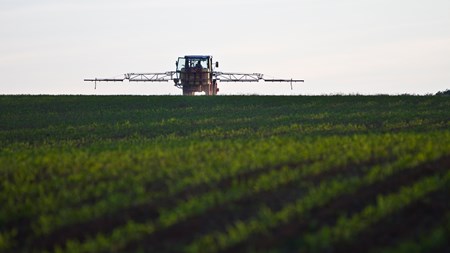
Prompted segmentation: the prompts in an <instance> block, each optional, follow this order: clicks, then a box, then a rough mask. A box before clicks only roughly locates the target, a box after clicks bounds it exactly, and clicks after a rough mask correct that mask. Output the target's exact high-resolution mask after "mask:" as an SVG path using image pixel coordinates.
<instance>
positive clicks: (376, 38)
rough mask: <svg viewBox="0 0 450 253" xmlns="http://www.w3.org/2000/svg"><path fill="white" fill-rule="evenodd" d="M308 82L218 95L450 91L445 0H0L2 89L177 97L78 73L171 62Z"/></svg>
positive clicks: (161, 66)
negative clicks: (205, 59)
mask: <svg viewBox="0 0 450 253" xmlns="http://www.w3.org/2000/svg"><path fill="white" fill-rule="evenodd" d="M189 54H205V55H213V56H214V60H215V61H219V62H220V68H219V69H218V70H219V71H223V72H244V73H255V72H257V73H263V74H264V75H265V76H266V77H276V78H299V79H305V83H300V84H294V89H293V90H291V89H290V85H289V84H286V83H281V84H269V83H264V82H260V83H257V84H243V83H238V84H232V83H222V84H219V88H220V94H286V95H294V94H336V93H344V94H348V93H352V94H355V93H360V94H381V93H383V94H401V93H414V94H427V93H435V92H437V91H441V90H445V89H448V88H450V1H449V0H339V1H338V0H189V1H186V0H151V1H149V0H147V1H144V0H142V1H141V0H127V1H119V0H76V1H75V0H73V1H72V0H68V1H64V0H59V1H56V0H0V76H1V81H0V94H143V95H152V94H181V90H179V89H177V88H176V87H174V86H173V84H172V83H138V84H136V83H128V82H124V83H103V84H99V85H98V86H97V89H96V90H94V85H93V84H92V83H85V82H83V79H84V78H92V77H108V78H109V77H121V75H122V74H123V73H128V72H165V71H170V70H174V69H175V61H176V59H177V57H179V56H183V55H189Z"/></svg>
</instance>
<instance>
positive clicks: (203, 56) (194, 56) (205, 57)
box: [184, 55, 211, 60]
mask: <svg viewBox="0 0 450 253" xmlns="http://www.w3.org/2000/svg"><path fill="white" fill-rule="evenodd" d="M184 58H191V59H202V60H205V59H209V58H211V56H210V55H186V56H184Z"/></svg>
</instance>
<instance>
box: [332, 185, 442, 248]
mask: <svg viewBox="0 0 450 253" xmlns="http://www.w3.org/2000/svg"><path fill="white" fill-rule="evenodd" d="M449 192H450V189H449V187H444V188H443V189H439V190H437V191H435V192H431V193H429V194H427V195H426V196H425V197H424V198H422V199H419V200H418V201H415V202H414V203H412V204H410V205H408V206H406V207H405V208H403V209H402V210H400V211H398V212H396V213H393V214H391V215H389V216H387V217H384V218H383V219H382V220H380V221H379V222H378V223H376V224H374V225H372V226H370V227H369V228H368V229H367V230H365V231H363V232H362V233H360V234H358V235H357V236H356V238H354V239H353V240H352V242H349V243H341V244H337V245H336V246H335V247H334V252H336V253H340V252H369V251H370V249H375V248H377V247H389V246H394V245H395V244H396V243H398V242H400V241H402V240H404V239H417V238H418V237H419V236H420V235H421V234H423V232H424V231H428V230H430V229H432V228H433V227H434V226H436V225H438V224H439V223H441V222H444V220H445V215H446V214H447V213H448V211H450V202H449V201H448V197H449ZM447 250H448V249H447ZM446 252H448V251H446Z"/></svg>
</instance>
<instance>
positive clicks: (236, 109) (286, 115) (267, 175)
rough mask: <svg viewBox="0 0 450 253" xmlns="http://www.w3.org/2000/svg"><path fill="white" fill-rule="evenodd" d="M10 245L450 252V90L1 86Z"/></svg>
mask: <svg viewBox="0 0 450 253" xmlns="http://www.w3.org/2000/svg"><path fill="white" fill-rule="evenodd" d="M0 180H1V181H0V252H74V253H78V252H408V253H409V252H449V250H450V243H449V241H450V201H449V199H450V97H438V96H298V97H272V96H262V97H257V96H217V97H205V96H198V97H181V96H0Z"/></svg>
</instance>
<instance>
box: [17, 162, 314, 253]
mask: <svg viewBox="0 0 450 253" xmlns="http://www.w3.org/2000/svg"><path fill="white" fill-rule="evenodd" d="M312 163H313V161H304V162H300V163H298V162H297V163H292V162H291V163H286V164H279V165H273V166H267V167H261V168H258V169H253V170H249V171H245V172H243V173H239V174H237V175H233V176H229V177H225V178H223V179H222V180H219V181H218V182H216V183H212V184H211V183H209V184H208V183H202V184H199V185H196V186H191V187H187V188H185V189H183V190H182V191H180V192H178V193H175V194H174V195H173V196H169V197H164V198H160V199H155V200H153V201H151V202H149V203H144V204H139V205H134V206H129V207H126V208H121V209H119V210H117V211H115V212H114V213H112V214H109V215H104V216H102V217H98V218H96V219H94V220H90V221H86V222H80V223H77V224H74V225H68V226H65V227H62V228H60V229H57V230H55V231H53V232H51V233H50V234H49V235H45V236H40V237H36V238H34V239H33V240H32V243H31V245H33V247H36V248H42V249H47V250H49V249H51V248H52V247H54V246H55V245H61V244H63V243H64V242H65V241H66V240H68V239H77V240H85V239H86V238H88V237H89V236H92V235H95V234H97V233H107V232H110V231H111V230H113V229H114V228H116V227H119V226H122V225H125V224H126V223H127V222H128V221H129V220H133V221H134V222H145V221H149V220H154V219H156V218H158V217H159V215H160V213H159V212H160V210H161V209H162V208H169V207H171V206H175V205H176V204H177V202H179V201H182V200H188V199H189V198H191V197H192V196H196V195H198V194H202V193H206V192H208V191H210V190H213V189H227V188H228V187H230V186H231V185H232V184H233V182H245V181H247V180H250V179H252V178H257V177H258V176H260V175H262V174H264V173H267V172H270V171H278V170H281V169H282V168H284V167H288V168H291V169H296V168H301V167H303V166H307V165H309V164H312ZM159 188H161V187H159ZM16 225H17V224H16ZM9 226H12V227H14V224H12V225H11V224H10V225H9ZM30 226H31V221H30V220H26V221H23V222H22V223H21V229H20V233H19V235H20V237H19V238H21V239H25V238H26V237H27V235H28V234H30V233H31V228H30Z"/></svg>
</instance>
